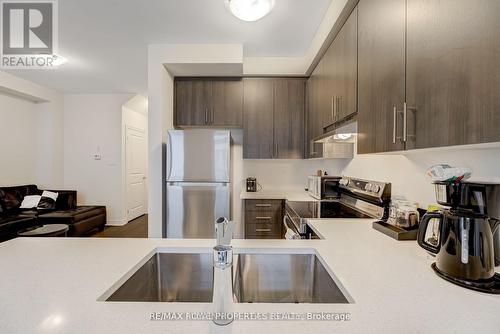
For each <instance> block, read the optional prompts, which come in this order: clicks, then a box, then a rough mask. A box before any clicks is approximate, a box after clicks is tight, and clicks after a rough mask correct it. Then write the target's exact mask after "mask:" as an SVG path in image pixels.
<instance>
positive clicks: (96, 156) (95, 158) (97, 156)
mask: <svg viewBox="0 0 500 334" xmlns="http://www.w3.org/2000/svg"><path fill="white" fill-rule="evenodd" d="M93 157H94V160H101V159H102V155H101V153H94V156H93Z"/></svg>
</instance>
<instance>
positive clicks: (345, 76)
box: [321, 8, 358, 127]
mask: <svg viewBox="0 0 500 334" xmlns="http://www.w3.org/2000/svg"><path fill="white" fill-rule="evenodd" d="M357 25H358V15H357V9H356V8H355V9H354V10H353V12H352V13H351V15H350V16H349V18H348V19H347V21H346V22H345V23H344V25H343V26H342V29H341V30H340V32H339V33H338V35H337V36H336V37H335V39H334V41H333V42H332V44H331V45H330V47H329V48H328V50H327V51H326V53H325V55H324V57H323V62H324V63H323V69H322V73H323V77H324V79H323V80H324V88H323V89H324V93H323V97H322V98H323V99H324V101H323V105H322V109H321V110H322V113H323V127H328V126H330V125H332V124H334V123H336V122H338V121H341V120H343V119H344V118H346V117H348V116H350V115H351V114H353V113H355V112H357V77H358V74H357V66H358V65H357V62H358V59H357V54H358V36H357V31H358V26H357Z"/></svg>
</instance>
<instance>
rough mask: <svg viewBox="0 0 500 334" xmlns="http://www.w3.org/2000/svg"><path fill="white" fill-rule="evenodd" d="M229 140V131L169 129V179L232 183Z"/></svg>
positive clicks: (173, 180)
mask: <svg viewBox="0 0 500 334" xmlns="http://www.w3.org/2000/svg"><path fill="white" fill-rule="evenodd" d="M230 138H231V135H230V132H229V131H227V130H209V129H193V130H170V131H169V132H168V147H167V180H168V181H171V182H229V163H230Z"/></svg>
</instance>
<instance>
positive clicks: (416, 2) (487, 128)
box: [407, 0, 500, 148]
mask: <svg viewBox="0 0 500 334" xmlns="http://www.w3.org/2000/svg"><path fill="white" fill-rule="evenodd" d="M499 13H500V1H498V0H476V1H469V0H454V1H426V0H408V28H407V29H408V37H407V38H408V44H407V45H408V65H407V66H408V67H407V76H408V78H407V80H408V81H407V98H408V106H409V107H410V108H415V109H414V110H415V111H414V112H413V111H411V110H410V111H409V114H410V116H412V115H413V113H414V116H415V122H416V126H415V132H413V131H412V130H413V129H411V128H412V121H413V120H412V119H411V118H409V128H410V129H409V133H408V135H409V137H408V143H407V147H408V148H426V147H436V146H448V145H462V144H474V143H481V142H492V141H500V94H499V92H500V19H499Z"/></svg>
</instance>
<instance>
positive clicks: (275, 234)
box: [245, 200, 283, 239]
mask: <svg viewBox="0 0 500 334" xmlns="http://www.w3.org/2000/svg"><path fill="white" fill-rule="evenodd" d="M282 222H283V201H282V200H245V239H281V234H282V231H281V229H282Z"/></svg>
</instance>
